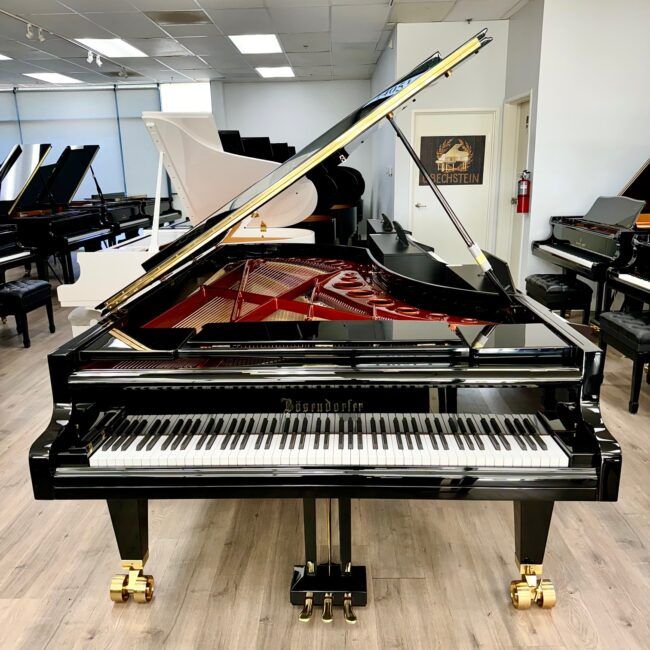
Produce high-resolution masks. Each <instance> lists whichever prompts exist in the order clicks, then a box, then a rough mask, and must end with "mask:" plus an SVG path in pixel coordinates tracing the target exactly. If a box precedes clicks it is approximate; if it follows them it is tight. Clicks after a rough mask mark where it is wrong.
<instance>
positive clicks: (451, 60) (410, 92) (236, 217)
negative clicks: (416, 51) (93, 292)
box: [99, 34, 483, 312]
mask: <svg viewBox="0 0 650 650" xmlns="http://www.w3.org/2000/svg"><path fill="white" fill-rule="evenodd" d="M482 36H483V34H481V37H482ZM482 45H483V44H482V42H481V40H480V39H479V38H477V37H476V36H474V37H473V38H471V39H470V40H469V41H467V42H466V43H464V44H463V45H461V46H460V47H459V48H457V49H456V50H454V52H452V53H451V54H449V55H448V56H446V57H445V58H444V59H442V60H441V61H440V62H439V63H438V64H437V65H435V66H434V67H433V68H431V69H430V70H427V71H426V72H424V73H422V74H421V75H420V76H419V77H416V78H415V79H414V80H413V81H411V83H409V84H407V85H406V86H405V87H404V88H402V89H401V90H399V91H397V92H396V93H395V94H394V95H392V96H390V97H387V98H386V99H384V101H382V102H381V103H380V104H379V105H378V106H376V107H375V108H374V109H372V110H371V111H370V112H369V113H368V114H367V115H366V116H365V117H364V118H362V119H361V120H359V121H358V122H356V123H355V124H353V125H352V126H351V127H350V128H349V129H347V130H346V131H344V132H343V133H342V134H341V135H340V136H338V137H337V138H335V139H334V140H332V141H331V142H330V143H329V144H328V145H327V146H325V147H323V148H322V149H319V150H318V151H317V152H315V153H314V154H313V155H311V156H310V157H309V158H307V160H305V161H303V162H302V163H300V164H299V165H298V166H297V167H296V168H294V169H293V170H292V171H291V172H289V173H287V174H286V175H285V176H283V177H282V178H281V179H280V180H279V181H277V182H276V183H274V184H273V185H271V186H270V187H268V188H266V189H265V190H263V191H262V192H260V193H259V194H258V195H256V196H254V197H253V198H252V199H250V200H249V201H247V202H246V203H245V204H244V205H242V206H241V207H240V208H236V209H235V210H234V212H232V213H231V214H229V215H228V216H227V217H225V218H224V219H222V220H221V221H219V223H217V224H215V225H214V226H212V227H211V228H208V229H207V230H206V231H205V232H203V233H201V234H200V235H198V236H197V237H195V238H194V240H193V241H192V242H190V243H188V244H186V245H185V246H183V247H182V248H180V249H179V250H178V251H176V252H175V253H174V254H172V255H170V257H168V258H167V259H165V260H163V261H162V262H160V263H159V264H158V265H157V266H155V267H153V268H152V269H150V270H149V271H147V272H146V273H144V274H143V275H142V276H140V277H139V278H137V279H136V280H134V281H133V282H131V283H129V284H128V285H127V286H126V287H124V288H123V289H121V290H120V291H118V292H117V293H116V294H114V295H112V296H111V297H110V298H108V299H107V300H106V301H105V302H104V303H102V305H100V306H99V309H101V310H103V311H105V312H113V311H114V310H115V309H116V308H117V307H119V306H120V305H121V304H123V303H124V302H125V301H127V300H129V299H130V298H132V297H133V296H135V295H136V294H138V293H140V291H142V290H143V289H145V288H146V287H148V286H149V285H150V284H151V283H153V282H154V281H155V280H158V279H159V278H161V277H162V276H164V275H165V274H167V273H168V272H169V271H171V270H172V269H173V268H174V267H176V265H177V264H179V263H180V262H182V261H184V260H186V259H187V258H188V257H190V256H191V255H193V254H194V253H195V252H196V251H198V250H199V249H200V248H202V247H204V246H205V245H206V244H208V243H210V242H211V241H212V240H213V239H214V238H215V237H218V236H219V235H221V234H223V233H224V232H226V231H227V230H228V229H230V228H231V226H234V225H235V224H237V223H239V222H240V221H241V220H242V219H244V218H245V217H247V216H248V215H249V214H251V213H252V212H254V211H255V210H258V209H259V208H260V207H261V206H262V205H264V204H265V203H267V202H268V201H269V200H270V199H272V198H273V197H274V196H276V195H277V194H279V193H280V192H282V191H283V190H285V189H286V188H287V187H289V186H290V185H292V184H293V183H295V182H296V181H297V180H298V179H299V178H301V177H302V176H304V175H305V174H306V173H307V172H308V171H310V170H311V169H313V168H314V167H316V165H318V164H320V163H321V162H323V161H324V160H325V159H326V158H328V157H329V156H330V155H331V154H333V153H335V152H336V151H338V150H340V149H343V148H344V147H345V146H347V145H348V144H350V142H352V141H353V140H355V139H356V138H357V137H358V136H360V135H361V134H362V133H364V132H365V131H367V130H368V129H369V128H370V127H372V126H374V125H375V124H377V123H378V122H379V121H380V120H381V119H383V118H384V117H386V115H388V114H389V113H391V112H392V111H394V110H395V109H396V108H398V107H399V106H401V105H402V104H403V103H404V102H406V101H408V100H409V99H411V98H412V97H413V96H414V95H416V94H417V93H418V92H420V90H422V89H423V88H426V87H427V86H428V85H429V84H431V83H432V82H434V81H435V80H436V79H438V78H439V77H441V76H442V75H443V74H445V73H446V72H448V71H449V70H451V69H452V68H453V67H454V66H456V65H458V64H459V63H461V61H463V60H465V59H467V58H468V57H469V56H470V55H471V54H474V53H476V52H478V51H479V49H480V48H481V47H482Z"/></svg>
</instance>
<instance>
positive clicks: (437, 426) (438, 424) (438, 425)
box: [433, 418, 443, 433]
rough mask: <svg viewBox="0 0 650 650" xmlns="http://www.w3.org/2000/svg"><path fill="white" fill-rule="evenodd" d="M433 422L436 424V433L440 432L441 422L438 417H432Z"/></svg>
mask: <svg viewBox="0 0 650 650" xmlns="http://www.w3.org/2000/svg"><path fill="white" fill-rule="evenodd" d="M433 423H434V424H435V425H436V432H437V433H442V432H443V431H442V423H441V422H440V420H439V419H438V418H433Z"/></svg>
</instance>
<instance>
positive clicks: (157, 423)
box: [147, 418, 162, 436]
mask: <svg viewBox="0 0 650 650" xmlns="http://www.w3.org/2000/svg"><path fill="white" fill-rule="evenodd" d="M161 424H162V421H161V420H160V418H156V419H155V420H154V421H153V423H152V424H151V428H150V429H149V431H147V435H148V436H155V435H156V432H157V431H158V429H160V425H161Z"/></svg>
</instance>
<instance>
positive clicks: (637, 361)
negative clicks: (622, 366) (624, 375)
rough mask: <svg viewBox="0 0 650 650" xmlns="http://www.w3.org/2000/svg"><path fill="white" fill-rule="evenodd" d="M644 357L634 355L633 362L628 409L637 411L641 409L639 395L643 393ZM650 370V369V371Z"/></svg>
mask: <svg viewBox="0 0 650 650" xmlns="http://www.w3.org/2000/svg"><path fill="white" fill-rule="evenodd" d="M644 365H645V364H644V359H643V357H639V356H637V357H634V361H633V362H632V386H631V388H630V403H629V404H628V411H629V412H630V413H636V412H637V411H638V410H639V396H640V395H641V383H642V382H643V366H644ZM649 372H650V371H649Z"/></svg>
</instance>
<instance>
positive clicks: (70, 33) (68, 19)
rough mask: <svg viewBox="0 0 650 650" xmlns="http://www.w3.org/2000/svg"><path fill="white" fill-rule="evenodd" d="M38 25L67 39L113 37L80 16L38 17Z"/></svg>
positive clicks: (53, 15)
mask: <svg viewBox="0 0 650 650" xmlns="http://www.w3.org/2000/svg"><path fill="white" fill-rule="evenodd" d="M38 24H39V25H40V26H41V27H44V28H45V29H50V30H52V31H53V32H54V33H55V34H58V35H59V36H67V37H68V38H113V35H112V34H111V33H110V32H108V31H106V30H105V29H102V28H101V27H99V25H95V24H94V23H92V22H90V20H88V19H87V18H84V17H83V16H82V15H80V14H52V15H43V16H39V17H38Z"/></svg>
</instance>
